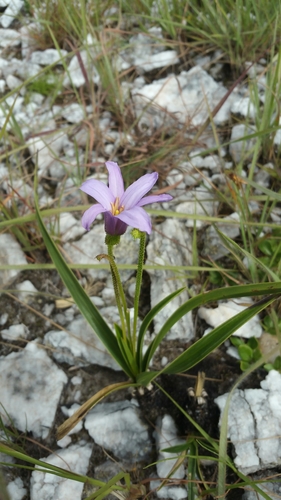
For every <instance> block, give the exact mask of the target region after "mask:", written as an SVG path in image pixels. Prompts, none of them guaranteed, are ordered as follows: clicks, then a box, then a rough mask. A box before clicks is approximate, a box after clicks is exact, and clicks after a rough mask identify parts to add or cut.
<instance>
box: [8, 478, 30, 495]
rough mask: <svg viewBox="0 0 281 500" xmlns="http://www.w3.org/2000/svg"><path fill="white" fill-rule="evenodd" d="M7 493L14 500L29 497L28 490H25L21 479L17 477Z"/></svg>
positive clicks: (10, 484)
mask: <svg viewBox="0 0 281 500" xmlns="http://www.w3.org/2000/svg"><path fill="white" fill-rule="evenodd" d="M7 491H8V494H9V496H10V498H12V499H13V500H22V499H23V498H24V497H25V496H26V495H27V490H26V488H24V485H23V482H22V480H21V478H20V477H17V478H16V479H14V481H11V482H10V483H9V484H8V486H7Z"/></svg>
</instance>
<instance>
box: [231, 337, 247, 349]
mask: <svg viewBox="0 0 281 500" xmlns="http://www.w3.org/2000/svg"><path fill="white" fill-rule="evenodd" d="M230 342H231V343H232V345H234V346H235V347H239V346H240V345H244V341H243V340H242V339H240V338H239V337H231V339H230Z"/></svg>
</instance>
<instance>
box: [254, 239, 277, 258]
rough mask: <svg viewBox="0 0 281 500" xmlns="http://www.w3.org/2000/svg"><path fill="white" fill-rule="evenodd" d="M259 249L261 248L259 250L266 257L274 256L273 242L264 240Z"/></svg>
mask: <svg viewBox="0 0 281 500" xmlns="http://www.w3.org/2000/svg"><path fill="white" fill-rule="evenodd" d="M258 247H259V250H260V251H261V252H263V253H264V255H267V256H268V257H271V255H272V254H273V250H272V245H271V242H270V241H268V240H262V241H261V242H260V243H259V244H258Z"/></svg>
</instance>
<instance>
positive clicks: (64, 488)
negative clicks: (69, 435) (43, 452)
mask: <svg viewBox="0 0 281 500" xmlns="http://www.w3.org/2000/svg"><path fill="white" fill-rule="evenodd" d="M91 454H92V446H91V445H90V444H85V443H83V442H82V443H78V444H74V445H72V446H70V447H69V448H67V449H64V450H56V452H55V453H54V454H53V455H49V456H48V457H46V458H42V460H43V461H44V462H47V463H48V464H51V465H54V466H56V467H61V468H63V469H66V470H71V471H72V472H76V473H77V474H82V475H86V474H87V470H88V467H89V461H90V457H91ZM83 488H84V484H83V483H80V482H78V481H73V480H71V479H65V478H63V477H60V476H55V475H53V474H48V473H44V472H41V471H40V472H39V471H36V470H35V471H33V472H32V476H31V481H30V500H38V499H39V498H40V500H50V499H52V500H64V499H70V498H71V499H73V500H81V498H82V492H83Z"/></svg>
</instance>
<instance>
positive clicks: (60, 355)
mask: <svg viewBox="0 0 281 500" xmlns="http://www.w3.org/2000/svg"><path fill="white" fill-rule="evenodd" d="M68 330H69V331H70V333H68V332H66V331H64V330H50V331H49V332H48V333H46V335H45V337H44V344H45V345H51V346H52V347H54V348H55V350H54V351H53V356H54V358H55V359H56V360H57V361H58V362H59V363H68V364H70V365H79V366H84V365H87V364H89V363H90V364H98V365H102V366H107V367H109V368H113V369H114V370H120V367H119V365H117V363H116V361H115V360H114V359H113V358H112V357H111V356H110V355H109V354H108V352H107V351H106V348H105V347H104V345H103V344H102V342H101V341H100V340H99V338H98V337H97V336H96V335H95V333H94V332H93V330H92V328H91V327H90V325H89V324H88V323H87V322H86V320H85V319H84V318H82V317H80V318H77V319H75V320H74V321H72V322H71V324H70V325H69V326H68Z"/></svg>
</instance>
